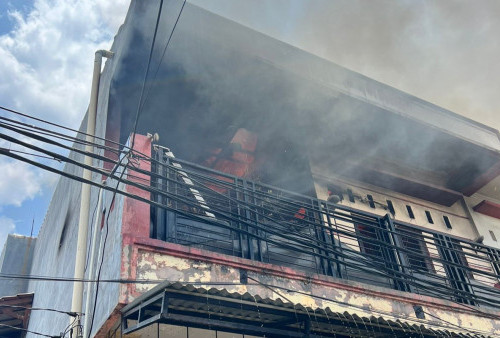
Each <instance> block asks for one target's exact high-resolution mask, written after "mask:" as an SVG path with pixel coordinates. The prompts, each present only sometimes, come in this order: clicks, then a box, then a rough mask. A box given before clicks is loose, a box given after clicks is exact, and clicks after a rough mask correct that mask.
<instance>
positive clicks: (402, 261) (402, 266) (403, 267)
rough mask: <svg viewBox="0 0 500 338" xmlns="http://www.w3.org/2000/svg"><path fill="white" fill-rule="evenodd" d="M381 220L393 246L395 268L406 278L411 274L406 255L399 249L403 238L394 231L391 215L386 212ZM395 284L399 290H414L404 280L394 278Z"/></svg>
mask: <svg viewBox="0 0 500 338" xmlns="http://www.w3.org/2000/svg"><path fill="white" fill-rule="evenodd" d="M383 221H384V223H385V225H386V230H388V235H389V236H388V237H389V240H390V244H391V245H392V246H393V253H394V255H395V258H396V265H397V270H398V271H399V272H400V274H398V275H400V277H401V278H404V279H407V278H408V277H407V276H408V275H411V269H410V264H409V262H408V257H407V255H406V254H405V253H403V252H401V251H400V250H399V249H400V248H404V246H403V240H402V238H401V236H400V235H399V234H398V233H397V232H396V227H395V226H394V223H393V222H392V219H391V216H390V215H389V214H386V215H385V217H384V218H383ZM395 284H396V286H397V289H399V290H401V291H408V292H415V288H414V287H413V286H412V285H411V284H408V283H407V282H406V281H400V280H395Z"/></svg>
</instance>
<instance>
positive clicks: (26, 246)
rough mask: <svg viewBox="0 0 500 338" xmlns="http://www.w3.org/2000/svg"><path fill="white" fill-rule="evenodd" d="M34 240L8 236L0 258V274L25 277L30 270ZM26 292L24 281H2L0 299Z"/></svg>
mask: <svg viewBox="0 0 500 338" xmlns="http://www.w3.org/2000/svg"><path fill="white" fill-rule="evenodd" d="M35 243H36V238H33V237H26V236H20V235H9V236H8V237H7V240H6V241H5V244H4V247H3V250H2V255H1V256H0V273H3V274H13V275H27V274H28V273H29V271H30V270H31V263H32V260H33V252H34V247H35ZM27 291H28V280H26V279H2V282H1V283H0V297H4V296H14V295H16V294H19V293H25V292H27Z"/></svg>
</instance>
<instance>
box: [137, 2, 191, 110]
mask: <svg viewBox="0 0 500 338" xmlns="http://www.w3.org/2000/svg"><path fill="white" fill-rule="evenodd" d="M185 5H186V0H184V2H183V3H182V6H181V9H180V11H179V15H177V19H176V20H175V23H174V26H173V28H172V31H171V32H170V35H169V37H168V39H167V43H166V44H165V47H164V48H163V52H162V54H161V57H160V61H159V62H158V66H157V67H156V71H155V74H154V76H153V80H152V81H151V85H150V86H149V87H148V90H147V92H146V96H145V98H144V102H143V104H142V106H141V109H142V108H143V107H144V105H145V104H146V101H147V100H148V98H149V93H150V91H151V87H152V86H153V83H155V81H156V78H157V76H158V72H159V70H160V66H161V64H162V63H163V59H164V57H165V54H166V52H167V49H168V46H169V45H170V40H171V39H172V36H173V35H174V31H175V28H176V27H177V23H178V22H179V19H180V17H181V15H182V11H183V10H184V6H185Z"/></svg>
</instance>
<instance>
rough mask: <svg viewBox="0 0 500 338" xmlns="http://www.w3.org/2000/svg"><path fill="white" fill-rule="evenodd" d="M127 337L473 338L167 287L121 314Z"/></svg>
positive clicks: (192, 288) (406, 323) (403, 322)
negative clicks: (186, 330)
mask: <svg viewBox="0 0 500 338" xmlns="http://www.w3.org/2000/svg"><path fill="white" fill-rule="evenodd" d="M121 312H122V328H123V334H125V335H126V334H128V333H132V332H135V331H137V330H140V329H143V328H146V327H147V326H149V325H153V324H156V323H163V324H171V325H179V326H188V327H194V328H205V329H207V328H210V329H211V330H218V331H221V332H231V333H240V334H241V333H243V334H250V335H260V336H262V335H265V336H266V337H304V336H309V337H324V336H335V337H344V336H346V337H347V336H348V337H387V336H398V337H399V336H417V337H424V336H425V337H428V336H431V337H434V336H439V337H442V336H446V337H471V336H476V337H477V335H473V334H469V333H460V332H458V331H460V329H458V330H456V331H457V332H455V330H448V329H435V328H431V327H429V326H427V325H423V324H421V323H420V324H417V323H416V322H414V323H412V322H411V320H404V319H403V320H399V319H396V320H393V319H389V318H384V317H382V316H377V315H376V314H375V313H374V315H373V316H370V317H360V316H358V315H357V314H355V313H349V312H343V313H340V312H332V311H331V310H330V309H329V308H326V309H319V308H318V309H311V308H306V307H304V306H302V305H300V304H293V303H290V302H288V301H286V300H285V301H283V300H281V299H279V298H278V299H274V300H273V299H269V298H266V299H263V298H261V297H259V296H258V295H251V294H249V293H245V294H239V293H230V292H228V291H227V290H226V289H225V288H224V287H223V286H222V285H221V286H220V287H218V288H215V287H214V288H202V287H195V286H193V285H190V284H182V283H171V282H168V283H163V284H161V285H158V286H157V287H155V288H154V289H152V290H150V291H149V292H147V293H145V294H143V295H142V296H140V297H138V298H137V299H136V300H135V301H133V302H132V303H130V304H128V305H127V306H125V307H124V308H123V309H122V310H121Z"/></svg>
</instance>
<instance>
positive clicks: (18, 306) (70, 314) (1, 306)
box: [0, 276, 81, 317]
mask: <svg viewBox="0 0 500 338" xmlns="http://www.w3.org/2000/svg"><path fill="white" fill-rule="evenodd" d="M0 278H1V276H0ZM2 308H11V309H24V310H31V311H50V312H58V313H63V314H66V315H69V316H71V317H76V316H77V315H78V314H81V313H77V312H71V311H62V310H57V309H49V308H41V307H27V306H21V305H7V304H2V303H0V310H1V309H2Z"/></svg>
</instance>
